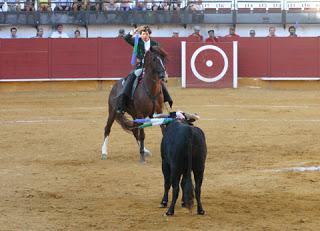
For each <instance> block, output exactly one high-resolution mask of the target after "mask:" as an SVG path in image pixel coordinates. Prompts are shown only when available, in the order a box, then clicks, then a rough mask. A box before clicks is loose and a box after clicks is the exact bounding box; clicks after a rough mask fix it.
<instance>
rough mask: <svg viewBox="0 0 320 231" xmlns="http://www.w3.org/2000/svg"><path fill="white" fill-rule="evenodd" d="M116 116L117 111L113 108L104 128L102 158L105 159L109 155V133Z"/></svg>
mask: <svg viewBox="0 0 320 231" xmlns="http://www.w3.org/2000/svg"><path fill="white" fill-rule="evenodd" d="M115 118H116V113H115V111H114V110H111V111H110V112H109V117H108V121H107V124H106V126H105V128H104V141H103V145H102V148H101V159H102V160H105V159H107V155H108V150H107V149H108V138H109V134H110V131H111V127H112V124H113V122H114V119H115Z"/></svg>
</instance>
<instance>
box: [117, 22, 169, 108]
mask: <svg viewBox="0 0 320 231" xmlns="http://www.w3.org/2000/svg"><path fill="white" fill-rule="evenodd" d="M137 32H139V33H140V38H139V42H138V49H137V54H136V66H135V70H134V71H132V72H131V73H130V74H129V75H128V77H127V78H126V80H125V83H124V86H123V89H122V91H121V93H120V95H119V98H118V105H117V113H124V112H125V104H126V98H130V94H131V89H132V85H133V83H134V81H135V79H136V78H137V77H139V76H141V75H142V73H143V62H144V60H143V59H144V55H145V53H146V52H147V51H148V50H149V49H150V47H152V46H159V43H158V42H156V41H154V40H151V39H150V35H151V33H152V31H151V29H150V28H149V26H140V27H137V28H136V29H134V30H132V31H131V32H129V33H128V34H127V35H126V36H124V39H125V41H126V42H127V43H129V44H130V45H131V46H134V37H133V36H134V35H135V33H137ZM161 85H162V92H163V96H164V101H165V102H168V103H169V105H170V107H172V103H173V101H172V99H171V97H170V95H169V92H168V90H167V88H166V86H165V84H164V83H163V82H161Z"/></svg>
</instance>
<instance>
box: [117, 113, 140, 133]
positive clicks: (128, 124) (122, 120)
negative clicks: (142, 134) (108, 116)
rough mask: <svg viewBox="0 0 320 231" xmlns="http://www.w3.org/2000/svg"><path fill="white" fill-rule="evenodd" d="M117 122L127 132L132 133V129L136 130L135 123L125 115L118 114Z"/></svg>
mask: <svg viewBox="0 0 320 231" xmlns="http://www.w3.org/2000/svg"><path fill="white" fill-rule="evenodd" d="M116 121H117V122H118V123H119V124H120V125H121V127H122V128H123V130H125V131H126V132H131V131H132V129H134V128H136V126H135V124H134V122H132V121H131V120H129V119H128V118H127V117H126V116H125V114H117V116H116Z"/></svg>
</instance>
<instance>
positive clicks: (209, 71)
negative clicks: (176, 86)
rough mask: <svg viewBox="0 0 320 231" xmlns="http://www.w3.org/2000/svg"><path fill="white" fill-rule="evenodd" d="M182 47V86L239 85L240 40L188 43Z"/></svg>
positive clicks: (212, 86)
mask: <svg viewBox="0 0 320 231" xmlns="http://www.w3.org/2000/svg"><path fill="white" fill-rule="evenodd" d="M181 49H182V51H181V52H182V56H181V59H182V74H181V76H182V87H184V88H185V87H199V88H228V87H230V88H237V85H238V55H237V53H238V42H236V41H234V42H221V43H218V44H208V43H198V42H185V41H183V42H182V44H181Z"/></svg>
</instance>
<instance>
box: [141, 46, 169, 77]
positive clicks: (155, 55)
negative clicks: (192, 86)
mask: <svg viewBox="0 0 320 231" xmlns="http://www.w3.org/2000/svg"><path fill="white" fill-rule="evenodd" d="M166 59H167V53H166V52H165V51H163V50H162V49H161V48H160V47H157V46H152V47H151V48H150V50H149V51H148V52H147V53H146V55H145V58H144V66H145V68H146V69H148V68H150V69H151V70H152V72H153V73H154V74H155V75H156V76H158V78H159V79H160V80H165V79H166V78H167V77H168V76H167V72H166V67H165V61H166Z"/></svg>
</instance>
